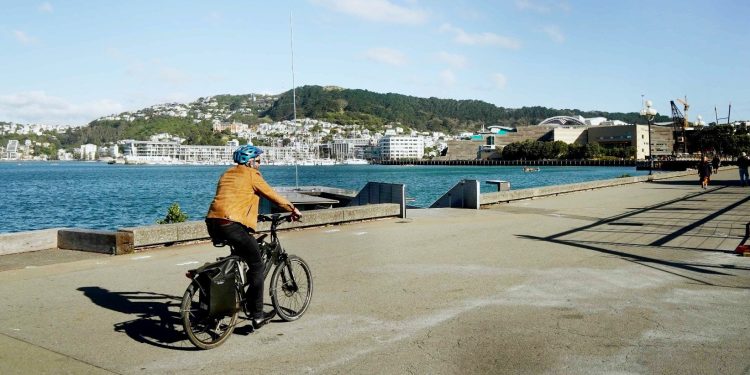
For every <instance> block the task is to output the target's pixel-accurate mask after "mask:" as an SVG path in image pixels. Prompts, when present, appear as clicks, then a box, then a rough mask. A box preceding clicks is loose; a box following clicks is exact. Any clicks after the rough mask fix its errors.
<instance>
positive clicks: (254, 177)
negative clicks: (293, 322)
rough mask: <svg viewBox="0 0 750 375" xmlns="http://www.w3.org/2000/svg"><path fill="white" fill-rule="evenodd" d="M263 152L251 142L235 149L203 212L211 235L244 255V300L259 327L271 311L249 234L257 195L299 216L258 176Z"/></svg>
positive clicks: (260, 264) (255, 245) (254, 220)
mask: <svg viewBox="0 0 750 375" xmlns="http://www.w3.org/2000/svg"><path fill="white" fill-rule="evenodd" d="M262 153H263V150H261V149H260V148H258V147H255V146H252V145H246V146H241V147H240V148H238V149H237V150H236V151H235V152H234V155H233V160H234V162H235V163H237V165H235V166H234V167H231V168H229V169H228V170H227V171H226V172H224V174H222V175H221V178H220V179H219V183H218V186H217V187H216V196H215V197H214V200H213V201H212V202H211V206H210V207H209V209H208V214H207V215H206V226H207V229H208V234H209V235H210V236H211V238H213V239H218V240H226V241H228V242H229V243H230V244H231V245H232V247H233V248H234V251H235V252H236V255H239V256H241V257H243V258H244V259H245V262H247V265H248V266H249V267H250V268H249V269H248V270H247V279H248V281H249V282H250V286H249V287H248V289H247V292H246V293H247V295H246V301H247V302H246V303H247V308H248V312H249V313H250V314H251V315H252V323H253V327H254V328H260V327H261V326H263V325H264V324H266V323H267V322H268V321H269V320H270V319H271V318H273V316H274V313H273V312H269V313H264V312H263V262H262V260H261V257H260V250H259V248H258V242H257V241H256V239H255V237H253V236H252V234H251V233H255V228H256V226H257V223H258V207H259V205H260V197H264V198H266V199H268V200H269V201H271V202H273V203H275V204H276V205H277V206H279V207H280V208H281V209H282V210H284V211H289V212H291V213H292V219H294V220H296V219H299V217H300V216H301V214H300V212H299V210H297V208H295V207H294V205H293V204H292V203H291V202H289V200H287V199H286V198H284V197H282V196H281V195H279V194H278V193H277V192H276V191H274V190H273V188H272V187H271V186H269V185H268V183H267V182H266V181H265V180H264V179H263V176H261V174H260V171H259V170H258V168H260V155H261V154H262Z"/></svg>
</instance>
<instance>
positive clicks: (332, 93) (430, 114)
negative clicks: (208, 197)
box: [265, 86, 669, 134]
mask: <svg viewBox="0 0 750 375" xmlns="http://www.w3.org/2000/svg"><path fill="white" fill-rule="evenodd" d="M296 94H297V117H298V118H299V117H310V118H316V119H321V120H326V121H329V122H335V123H342V124H358V125H363V126H365V127H367V128H370V129H373V130H374V129H377V128H380V127H382V126H383V125H384V124H387V123H394V122H398V123H401V124H403V125H404V126H407V127H410V128H413V129H416V130H420V131H425V130H429V131H442V132H445V133H449V134H456V133H458V132H460V131H473V130H478V129H481V126H482V125H485V126H489V125H504V126H512V127H515V126H526V125H535V124H538V123H540V122H541V121H543V120H544V119H546V118H549V117H552V116H559V115H573V116H575V115H581V116H583V117H606V118H608V119H610V120H621V121H625V122H628V123H635V122H637V121H643V119H642V118H641V117H640V115H639V114H638V113H635V112H632V113H617V112H615V113H610V112H603V111H580V110H577V109H553V108H546V107H538V106H536V107H522V108H517V109H511V108H504V107H498V106H495V105H494V104H490V103H486V102H483V101H479V100H454V99H438V98H434V97H433V98H419V97H414V96H407V95H401V94H393V93H388V94H380V93H375V92H372V91H367V90H354V89H342V88H332V87H321V86H304V87H301V88H299V89H297V93H296ZM265 114H266V115H268V117H270V118H273V119H275V120H281V119H290V118H291V117H292V93H291V91H287V92H285V93H283V94H282V95H281V96H280V97H279V98H278V99H277V100H276V101H275V102H274V104H273V106H271V108H269V109H268V110H267V111H266V112H265ZM657 121H669V118H668V117H666V116H659V117H658V118H657Z"/></svg>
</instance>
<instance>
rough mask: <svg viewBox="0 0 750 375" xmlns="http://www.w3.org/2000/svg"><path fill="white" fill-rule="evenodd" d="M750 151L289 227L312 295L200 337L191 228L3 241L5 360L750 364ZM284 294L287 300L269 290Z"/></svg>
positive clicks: (452, 369) (679, 369)
mask: <svg viewBox="0 0 750 375" xmlns="http://www.w3.org/2000/svg"><path fill="white" fill-rule="evenodd" d="M736 179H737V171H736V170H730V171H724V172H721V173H719V174H718V176H715V178H714V182H712V186H711V187H710V188H709V189H708V190H702V189H700V186H699V184H698V182H697V176H689V177H684V178H676V179H670V180H661V181H658V182H652V183H639V184H630V185H623V186H617V187H611V188H604V189H598V190H592V191H585V192H577V193H571V194H565V195H560V196H557V197H548V198H542V199H536V200H527V201H519V202H515V203H509V204H502V205H497V206H493V207H492V208H489V209H482V210H460V209H428V210H409V211H408V212H407V218H405V219H401V218H394V219H381V220H374V221H369V222H361V223H353V224H346V225H340V226H327V227H320V228H311V229H304V230H295V231H289V232H283V233H281V238H282V241H283V243H284V244H285V246H286V247H287V248H288V251H289V252H290V253H293V254H296V255H299V256H301V257H303V258H304V259H305V260H307V261H308V263H309V264H310V266H311V268H312V271H313V275H314V281H315V292H314V295H313V302H312V305H311V307H310V309H309V310H308V312H307V313H306V314H305V315H304V316H303V317H302V318H301V319H300V320H299V321H296V322H292V323H283V322H274V323H272V324H269V325H267V326H265V327H263V328H262V329H260V330H259V331H257V332H253V333H250V332H248V331H249V330H248V329H246V328H247V326H245V327H242V326H240V327H239V328H238V332H237V333H235V334H234V335H233V337H231V338H230V339H229V340H228V341H227V342H226V343H225V344H224V345H223V346H221V347H219V348H217V349H214V350H210V351H196V350H194V349H193V347H192V346H191V344H190V343H189V342H188V341H187V340H186V339H185V337H184V335H183V333H182V332H181V330H182V328H181V325H180V322H179V300H180V298H181V296H182V293H183V291H184V289H185V287H186V286H187V284H188V279H186V278H185V277H184V272H185V270H187V269H189V268H192V267H195V266H196V265H198V264H202V263H203V262H206V261H210V260H213V259H214V258H215V257H218V256H221V255H223V254H224V253H225V252H226V250H223V249H216V248H213V247H212V246H211V245H210V244H206V243H201V244H192V245H183V246H175V247H167V248H162V249H155V250H149V251H145V252H141V253H135V254H129V255H121V256H109V255H102V254H95V253H85V254H82V253H77V252H67V251H61V250H50V251H41V252H34V253H25V254H13V255H6V256H2V257H0V297H1V300H2V301H3V303H2V304H0V374H41V373H51V374H58V373H74V374H89V373H90V374H109V373H118V374H151V373H173V374H176V373H179V374H186V373H187V374H199V373H200V374H205V373H220V372H225V373H239V372H244V373H250V374H254V373H261V372H262V373H279V374H282V373H283V374H304V373H322V374H406V373H414V374H497V373H511V374H518V373H532V374H538V373H549V374H601V373H659V374H686V373H688V374H750V257H741V256H736V255H734V254H732V253H731V251H732V250H734V248H735V247H736V246H737V245H738V244H739V243H740V242H741V241H743V240H744V239H745V236H746V232H745V230H746V228H745V225H746V224H747V223H748V222H750V188H748V187H746V188H743V187H739V186H737V185H736ZM267 302H268V301H267Z"/></svg>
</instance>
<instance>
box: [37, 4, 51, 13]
mask: <svg viewBox="0 0 750 375" xmlns="http://www.w3.org/2000/svg"><path fill="white" fill-rule="evenodd" d="M37 9H39V11H40V12H45V13H52V11H53V10H54V8H52V4H50V3H49V2H43V3H41V4H39V6H38V7H37Z"/></svg>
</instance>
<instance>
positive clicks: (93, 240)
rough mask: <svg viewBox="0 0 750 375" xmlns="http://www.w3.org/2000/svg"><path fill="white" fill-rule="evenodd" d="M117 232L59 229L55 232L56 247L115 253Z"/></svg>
mask: <svg viewBox="0 0 750 375" xmlns="http://www.w3.org/2000/svg"><path fill="white" fill-rule="evenodd" d="M116 235H117V232H114V231H106V230H94V229H60V230H59V231H58V232H57V247H58V248H60V249H66V250H80V251H90V252H95V253H104V254H115V253H116V252H117V238H116Z"/></svg>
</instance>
